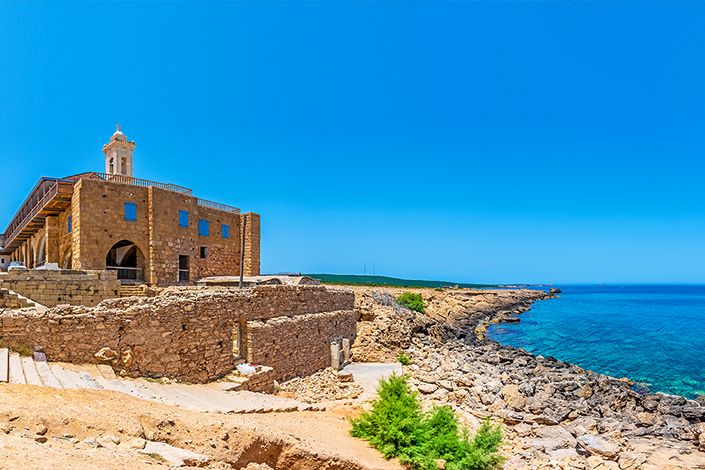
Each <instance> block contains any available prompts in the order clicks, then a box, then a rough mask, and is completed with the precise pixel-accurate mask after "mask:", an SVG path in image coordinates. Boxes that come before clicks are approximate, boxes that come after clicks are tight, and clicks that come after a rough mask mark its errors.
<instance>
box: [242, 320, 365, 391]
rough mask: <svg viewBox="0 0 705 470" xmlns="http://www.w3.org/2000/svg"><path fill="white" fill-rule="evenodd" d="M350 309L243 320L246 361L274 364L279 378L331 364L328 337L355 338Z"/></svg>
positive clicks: (282, 378) (276, 376)
mask: <svg viewBox="0 0 705 470" xmlns="http://www.w3.org/2000/svg"><path fill="white" fill-rule="evenodd" d="M356 328H357V320H356V318H355V312H354V311H352V310H339V311H335V312H324V313H312V314H308V315H300V316H296V317H278V318H272V319H269V320H266V321H252V322H248V323H247V328H246V335H247V361H248V362H250V363H252V364H262V365H265V366H270V367H272V368H274V371H275V380H278V381H280V382H282V381H285V380H289V379H291V378H294V377H301V376H305V375H310V374H312V373H314V372H316V371H318V370H321V369H324V368H326V367H330V365H331V352H330V343H331V341H333V340H335V339H339V338H347V339H349V340H350V343H351V344H352V342H353V341H354V340H355V333H356Z"/></svg>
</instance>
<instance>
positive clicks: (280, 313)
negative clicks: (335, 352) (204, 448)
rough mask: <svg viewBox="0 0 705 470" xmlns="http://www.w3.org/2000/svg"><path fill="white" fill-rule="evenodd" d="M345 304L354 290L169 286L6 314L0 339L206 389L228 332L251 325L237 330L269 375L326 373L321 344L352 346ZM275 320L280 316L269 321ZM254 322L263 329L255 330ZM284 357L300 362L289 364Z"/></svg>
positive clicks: (228, 344) (220, 370) (228, 366)
mask: <svg viewBox="0 0 705 470" xmlns="http://www.w3.org/2000/svg"><path fill="white" fill-rule="evenodd" d="M172 289H174V288H172ZM353 306H354V294H353V293H352V291H349V290H345V289H338V288H329V287H322V286H261V287H254V288H249V289H243V290H238V289H196V288H194V289H190V290H189V289H184V290H178V289H174V290H170V291H167V292H165V293H164V294H162V295H158V296H157V297H152V298H124V299H112V300H106V301H104V302H102V303H101V304H99V305H98V306H96V307H93V308H89V307H56V308H53V309H50V310H48V311H47V312H46V313H44V314H37V313H36V312H34V311H32V310H29V311H27V310H24V311H22V310H5V311H4V312H3V313H2V314H0V339H5V340H12V341H16V342H18V343H21V344H25V345H27V346H29V347H30V348H35V349H41V350H43V351H44V352H45V353H46V355H47V358H48V359H49V360H50V361H70V362H98V361H99V360H101V359H99V358H96V356H95V355H96V353H98V352H99V351H101V350H103V349H104V348H108V349H107V350H104V351H103V354H102V355H101V356H102V358H103V359H102V360H103V361H104V362H108V363H110V364H111V365H112V366H113V367H114V368H115V369H116V370H117V371H118V372H122V373H124V374H126V375H131V376H139V375H146V376H151V377H171V378H176V379H179V380H188V381H192V382H204V381H207V380H211V379H215V378H218V377H220V376H222V375H223V374H225V373H227V372H229V371H231V370H232V369H233V365H234V356H233V339H234V334H233V332H234V331H235V329H236V326H237V324H238V323H239V324H241V325H248V326H249V325H252V328H248V327H247V326H246V327H245V328H244V334H245V336H246V341H245V343H246V345H247V348H248V349H249V351H252V353H253V354H258V351H259V350H264V351H266V352H267V353H269V354H270V358H269V359H270V360H271V361H274V362H277V361H278V364H279V365H278V366H273V367H275V374H277V376H281V377H283V376H286V375H288V374H287V373H286V372H283V371H279V370H277V367H282V368H284V367H294V366H296V367H298V369H297V371H302V372H301V373H307V372H306V371H309V370H311V371H312V367H313V366H314V365H315V366H316V367H319V368H322V367H325V365H326V363H329V362H330V341H329V338H333V337H340V336H346V337H347V336H348V335H352V338H351V340H352V339H354V334H355V329H354V326H353V327H352V329H350V325H349V323H348V322H349V321H350V320H352V322H353V325H354V313H353ZM331 307H333V308H332V309H331V310H327V309H329V308H331ZM333 310H335V311H333ZM340 310H345V311H346V312H339V311H340ZM326 311H331V313H324V312H326ZM275 317H284V318H281V319H280V320H279V321H277V322H271V323H270V322H268V321H267V320H270V319H273V318H275ZM292 318H301V320H300V322H292V321H291V319H292ZM256 320H259V321H261V322H264V325H263V326H261V327H260V325H254V324H253V322H254V321H256ZM291 328H293V329H292V330H291V331H289V329H291ZM248 330H251V331H253V332H254V333H252V332H251V331H248ZM294 331H297V332H299V334H298V335H297V334H296V333H294ZM251 334H254V335H255V336H254V337H253V338H247V335H251ZM269 334H272V335H282V338H283V341H284V344H285V345H286V346H287V348H290V349H276V348H272V347H270V346H269V345H268V344H269V342H270V339H271V338H270V336H268V335H269ZM275 340H276V339H275ZM275 342H276V341H275ZM319 343H320V344H319ZM249 351H248V353H247V354H248V356H249ZM290 351H297V354H298V357H296V358H292V357H289V353H290ZM280 355H281V356H282V358H281V359H279V356H280ZM297 364H306V365H307V366H306V367H304V366H297ZM264 365H267V364H264Z"/></svg>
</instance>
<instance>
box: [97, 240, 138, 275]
mask: <svg viewBox="0 0 705 470" xmlns="http://www.w3.org/2000/svg"><path fill="white" fill-rule="evenodd" d="M105 267H106V269H111V270H116V271H117V273H118V276H117V277H118V279H119V280H121V281H123V282H125V283H129V282H130V281H142V280H143V279H144V254H142V250H140V249H139V247H138V246H137V245H135V244H134V243H132V242H131V241H129V240H121V241H119V242H117V243H116V244H114V245H113V247H112V248H110V251H108V255H107V256H106V257H105Z"/></svg>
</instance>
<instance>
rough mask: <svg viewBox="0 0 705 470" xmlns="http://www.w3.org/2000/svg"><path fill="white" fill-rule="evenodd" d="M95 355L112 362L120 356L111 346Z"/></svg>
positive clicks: (97, 357)
mask: <svg viewBox="0 0 705 470" xmlns="http://www.w3.org/2000/svg"><path fill="white" fill-rule="evenodd" d="M95 357H96V359H98V360H100V361H106V362H112V361H113V360H114V359H116V358H117V357H118V353H116V352H115V351H113V350H112V349H110V348H103V349H101V350H100V351H98V352H97V353H95Z"/></svg>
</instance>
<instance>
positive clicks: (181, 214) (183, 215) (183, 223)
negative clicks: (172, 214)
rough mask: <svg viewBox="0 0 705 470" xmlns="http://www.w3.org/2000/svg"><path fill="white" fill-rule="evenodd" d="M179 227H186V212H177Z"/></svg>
mask: <svg viewBox="0 0 705 470" xmlns="http://www.w3.org/2000/svg"><path fill="white" fill-rule="evenodd" d="M179 227H188V211H179Z"/></svg>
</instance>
